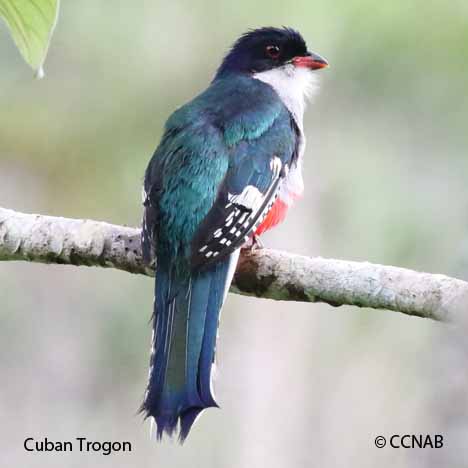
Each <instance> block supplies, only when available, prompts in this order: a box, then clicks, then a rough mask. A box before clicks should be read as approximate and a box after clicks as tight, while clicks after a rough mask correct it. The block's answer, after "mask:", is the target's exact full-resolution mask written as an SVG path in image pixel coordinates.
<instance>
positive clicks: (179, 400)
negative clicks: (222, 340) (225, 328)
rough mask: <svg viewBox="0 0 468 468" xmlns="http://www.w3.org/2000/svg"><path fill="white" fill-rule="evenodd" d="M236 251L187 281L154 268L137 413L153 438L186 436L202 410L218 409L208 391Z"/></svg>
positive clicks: (209, 389) (161, 268) (236, 255)
mask: <svg viewBox="0 0 468 468" xmlns="http://www.w3.org/2000/svg"><path fill="white" fill-rule="evenodd" d="M238 257H239V252H235V253H233V254H232V255H231V256H230V257H229V258H228V259H226V260H224V261H221V262H219V263H218V264H215V265H213V266H212V267H211V268H209V269H208V270H206V271H201V272H197V273H194V274H192V276H188V275H187V276H184V277H180V276H177V275H176V274H175V273H171V272H168V271H166V270H165V269H163V267H161V266H159V267H157V269H156V293H155V300H154V314H153V338H152V350H151V360H150V371H149V381H148V387H147V390H146V394H145V399H144V402H143V404H142V408H141V410H142V411H143V412H145V414H146V417H153V418H154V420H155V422H156V426H157V437H158V439H160V438H161V437H162V434H163V433H164V432H165V433H167V434H168V435H173V433H174V431H175V430H176V429H177V426H178V423H179V422H180V432H179V440H180V441H181V442H183V441H184V440H185V438H186V437H187V435H188V433H189V431H190V428H191V427H192V425H193V423H194V422H195V419H196V418H197V416H198V415H199V414H200V412H201V411H203V410H204V409H205V408H209V407H213V406H218V405H217V403H216V401H215V399H214V395H213V391H212V386H211V371H212V365H213V361H214V356H215V347H216V336H217V330H218V321H219V313H220V310H221V307H222V305H223V302H224V299H225V297H226V294H227V291H228V289H229V286H230V284H231V281H232V275H233V274H234V271H235V267H236V264H237V260H238Z"/></svg>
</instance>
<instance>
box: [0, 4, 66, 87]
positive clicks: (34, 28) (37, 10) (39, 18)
mask: <svg viewBox="0 0 468 468" xmlns="http://www.w3.org/2000/svg"><path fill="white" fill-rule="evenodd" d="M59 1H60V0H0V18H3V19H4V20H5V22H6V24H7V25H8V27H9V29H10V32H11V35H12V37H13V40H14V41H15V43H16V46H17V47H18V49H19V51H20V52H21V55H22V56H23V57H24V59H25V60H26V62H27V63H29V65H31V67H32V68H33V69H34V70H35V71H36V76H37V77H38V78H42V77H43V76H44V70H43V68H42V67H43V64H44V60H45V57H46V54H47V49H48V48H49V42H50V38H51V37H52V33H53V31H54V27H55V23H56V22H57V16H58V10H59Z"/></svg>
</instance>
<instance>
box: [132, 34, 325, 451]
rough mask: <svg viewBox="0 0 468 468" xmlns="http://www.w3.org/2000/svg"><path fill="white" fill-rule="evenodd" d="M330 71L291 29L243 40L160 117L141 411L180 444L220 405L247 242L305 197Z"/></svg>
mask: <svg viewBox="0 0 468 468" xmlns="http://www.w3.org/2000/svg"><path fill="white" fill-rule="evenodd" d="M327 66H328V62H327V61H326V60H325V59H324V58H323V57H321V56H320V55H318V54H316V53H313V52H310V51H309V50H308V49H307V46H306V43H305V40H304V39H303V37H302V36H301V34H300V33H299V32H298V31H296V30H295V29H292V28H289V27H262V28H258V29H253V30H249V31H247V32H246V33H244V34H243V35H241V36H240V37H239V38H238V39H237V40H236V41H235V42H234V44H233V46H232V47H231V48H230V50H229V51H228V52H227V54H226V55H225V57H224V59H223V61H222V63H221V65H220V66H219V68H218V69H217V71H216V73H215V75H214V78H213V80H212V81H211V83H210V84H209V86H208V87H207V88H206V90H204V91H203V92H201V94H199V95H198V96H196V97H195V98H194V99H193V100H191V101H190V102H188V103H187V104H185V105H183V106H181V107H180V108H178V109H177V110H175V112H174V113H173V114H172V115H171V116H170V117H169V119H168V120H167V122H166V124H165V127H164V131H163V135H162V138H161V141H160V143H159V145H158V147H157V149H156V151H155V152H154V154H153V156H152V158H151V159H150V161H149V164H148V166H147V168H146V171H145V175H144V184H143V195H142V197H143V220H142V234H141V243H142V255H143V260H144V262H145V263H146V264H149V265H151V264H152V262H155V263H156V266H155V293H154V310H153V315H152V327H153V333H152V340H151V357H150V367H149V377H148V384H147V387H146V392H145V396H144V400H143V403H142V405H141V408H140V411H141V412H142V413H143V414H144V416H145V418H151V420H152V423H155V424H156V437H157V439H159V440H160V439H161V438H162V436H163V435H164V434H166V435H168V436H174V435H175V434H178V438H179V441H180V442H181V443H183V442H184V441H185V440H186V438H187V436H188V434H189V432H190V430H191V428H192V425H193V424H194V422H195V420H196V419H197V418H198V416H199V415H200V413H201V412H202V411H203V410H204V409H206V408H210V407H218V404H217V402H216V400H215V396H214V392H213V385H212V384H213V382H212V379H213V369H214V363H215V348H216V340H217V333H218V322H219V317H220V311H221V308H222V306H223V303H224V301H225V299H226V295H227V292H228V290H229V287H230V284H231V282H232V279H233V274H234V271H235V268H236V265H237V262H238V258H239V252H240V249H241V248H242V247H243V246H244V245H249V244H250V246H251V247H252V246H255V245H256V244H257V239H258V236H259V235H261V234H263V233H264V232H265V231H267V230H268V229H271V228H272V227H274V226H276V225H277V224H279V223H280V222H281V221H283V220H284V218H285V216H286V213H287V211H288V209H289V208H290V207H291V206H292V204H293V203H294V202H295V201H296V200H297V199H298V198H299V197H300V196H301V195H302V192H303V179H302V174H301V168H302V159H303V155H304V149H305V137H304V128H303V115H304V110H305V105H306V101H307V100H308V97H309V96H310V93H311V91H312V90H313V89H314V88H315V83H316V75H315V72H314V71H315V70H319V69H322V68H325V67H327Z"/></svg>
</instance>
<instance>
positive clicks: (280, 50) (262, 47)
mask: <svg viewBox="0 0 468 468" xmlns="http://www.w3.org/2000/svg"><path fill="white" fill-rule="evenodd" d="M288 63H292V64H294V65H295V66H301V67H307V68H310V69H312V70H314V69H318V68H323V67H326V66H327V65H328V64H327V62H326V60H325V59H323V58H322V57H320V56H319V55H317V54H313V53H311V52H309V51H308V50H307V46H306V43H305V41H304V39H303V38H302V36H301V35H300V34H299V33H298V32H297V31H295V30H294V29H291V28H273V27H267V28H260V29H254V30H252V31H249V32H247V33H245V34H243V35H242V36H241V37H240V38H239V39H238V40H237V41H236V42H235V44H234V45H233V46H232V48H231V50H230V51H229V52H228V53H227V55H226V57H225V58H224V60H223V63H222V64H221V66H220V67H219V69H218V71H217V73H216V76H215V79H217V78H220V77H222V76H225V75H227V74H230V73H242V74H253V73H258V72H262V71H267V70H272V69H274V68H278V67H281V66H284V65H285V64H288Z"/></svg>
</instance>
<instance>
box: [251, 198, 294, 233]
mask: <svg viewBox="0 0 468 468" xmlns="http://www.w3.org/2000/svg"><path fill="white" fill-rule="evenodd" d="M287 212H288V205H286V203H284V202H282V201H281V200H280V199H279V198H277V199H276V201H275V203H273V206H272V207H271V208H270V211H269V212H268V214H267V215H266V218H265V219H264V220H263V222H262V224H260V226H258V228H257V230H256V231H255V235H257V236H259V235H261V234H263V233H264V232H265V231H268V229H271V228H272V227H274V226H276V225H277V224H279V223H281V222H282V221H284V218H285V217H286V213H287Z"/></svg>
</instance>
